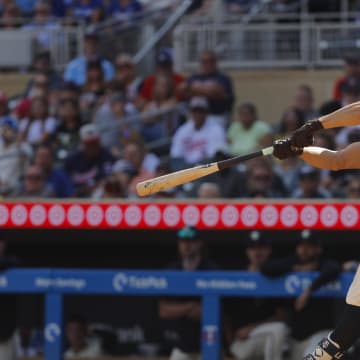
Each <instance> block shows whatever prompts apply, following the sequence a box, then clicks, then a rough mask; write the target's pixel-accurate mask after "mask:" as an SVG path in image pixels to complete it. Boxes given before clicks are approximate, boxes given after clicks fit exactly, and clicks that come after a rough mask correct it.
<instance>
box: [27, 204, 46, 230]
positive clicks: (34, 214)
mask: <svg viewBox="0 0 360 360" xmlns="http://www.w3.org/2000/svg"><path fill="white" fill-rule="evenodd" d="M45 221H46V210H45V208H44V206H42V205H34V206H33V207H32V208H31V210H30V222H31V224H32V225H37V226H39V225H42V224H43V223H44V222H45Z"/></svg>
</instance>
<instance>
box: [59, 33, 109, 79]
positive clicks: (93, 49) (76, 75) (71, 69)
mask: <svg viewBox="0 0 360 360" xmlns="http://www.w3.org/2000/svg"><path fill="white" fill-rule="evenodd" d="M99 48H100V40H99V35H98V34H97V33H95V32H87V33H85V35H84V53H83V54H82V55H80V56H79V57H77V58H75V59H74V60H72V61H70V63H69V64H67V65H66V68H65V72H64V80H65V81H70V82H73V83H75V84H76V85H78V86H83V85H85V83H86V74H87V64H88V63H89V62H92V61H97V60H99V61H100V62H101V67H102V70H103V73H104V79H105V81H110V80H112V79H113V78H114V75H115V69H114V66H113V64H112V63H111V62H110V61H108V60H106V59H104V58H103V57H102V56H101V54H100V49H99Z"/></svg>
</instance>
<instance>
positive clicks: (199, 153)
mask: <svg viewBox="0 0 360 360" xmlns="http://www.w3.org/2000/svg"><path fill="white" fill-rule="evenodd" d="M226 146H227V144H226V135H225V131H224V129H223V127H222V126H220V125H219V124H217V123H216V122H214V121H211V120H209V119H208V118H207V119H206V120H205V123H204V125H203V126H202V127H201V128H200V129H196V128H195V125H194V122H193V120H192V119H189V120H188V121H187V122H186V123H185V124H184V125H182V126H180V127H179V129H178V130H177V131H176V133H175V135H174V137H173V141H172V145H171V150H170V155H171V157H173V158H183V159H184V160H185V162H186V163H189V164H196V163H198V162H201V161H203V160H205V159H209V158H212V157H213V156H214V155H215V153H216V151H217V150H219V149H224V148H226Z"/></svg>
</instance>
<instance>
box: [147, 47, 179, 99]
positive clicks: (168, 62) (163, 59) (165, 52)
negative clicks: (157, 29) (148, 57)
mask: <svg viewBox="0 0 360 360" xmlns="http://www.w3.org/2000/svg"><path fill="white" fill-rule="evenodd" d="M158 75H164V76H169V77H171V78H172V81H173V86H174V88H175V92H176V94H177V95H178V92H177V91H178V89H179V85H180V84H182V83H183V82H184V77H183V76H182V75H180V74H177V73H176V72H174V70H173V58H172V54H171V51H170V50H169V49H165V48H163V49H161V50H160V51H159V52H158V54H157V56H156V71H155V73H153V74H151V75H149V76H148V77H146V78H145V79H144V82H143V84H142V86H141V90H140V98H141V99H140V100H141V101H142V102H143V103H145V102H147V101H151V100H152V98H153V91H154V84H155V79H156V77H157V76H158Z"/></svg>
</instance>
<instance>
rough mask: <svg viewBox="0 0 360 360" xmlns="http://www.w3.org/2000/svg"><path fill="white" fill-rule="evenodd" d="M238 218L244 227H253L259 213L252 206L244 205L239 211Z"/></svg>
mask: <svg viewBox="0 0 360 360" xmlns="http://www.w3.org/2000/svg"><path fill="white" fill-rule="evenodd" d="M240 217H241V221H242V223H243V224H244V225H245V226H254V225H255V224H256V223H257V222H258V220H259V211H258V209H257V208H256V207H255V206H254V205H246V206H245V207H244V208H243V209H242V210H241V215H240Z"/></svg>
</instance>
